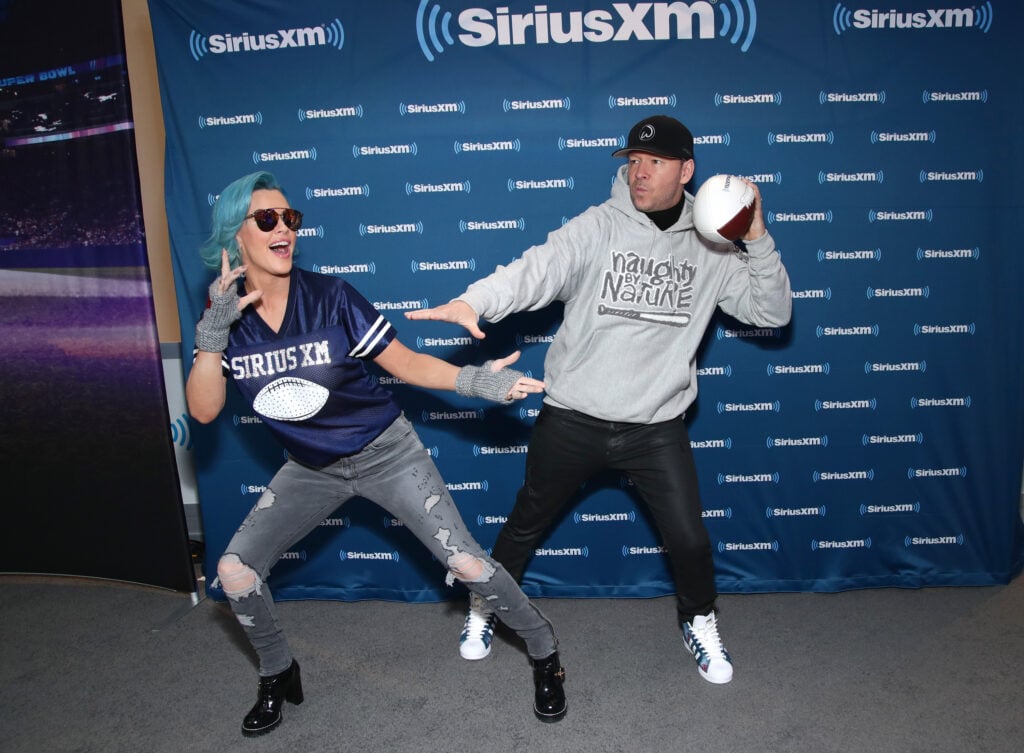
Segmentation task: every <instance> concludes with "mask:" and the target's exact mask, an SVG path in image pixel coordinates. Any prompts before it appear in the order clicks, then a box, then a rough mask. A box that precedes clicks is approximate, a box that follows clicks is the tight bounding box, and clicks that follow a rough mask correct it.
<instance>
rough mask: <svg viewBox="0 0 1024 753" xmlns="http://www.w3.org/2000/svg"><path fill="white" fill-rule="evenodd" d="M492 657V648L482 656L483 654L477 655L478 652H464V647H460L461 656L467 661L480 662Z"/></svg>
mask: <svg viewBox="0 0 1024 753" xmlns="http://www.w3.org/2000/svg"><path fill="white" fill-rule="evenodd" d="M490 655H491V649H490V647H488V649H487V650H486V651H484V652H483V653H482V654H481V653H476V652H470V651H463V650H462V647H461V646H460V647H459V656H461V657H462V658H463V659H465V660H466V661H480V660H481V659H486V658H487V657H488V656H490Z"/></svg>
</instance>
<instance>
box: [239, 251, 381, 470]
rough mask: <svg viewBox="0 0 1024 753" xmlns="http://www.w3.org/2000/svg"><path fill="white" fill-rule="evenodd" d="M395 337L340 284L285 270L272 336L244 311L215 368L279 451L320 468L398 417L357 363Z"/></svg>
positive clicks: (251, 313)
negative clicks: (286, 281)
mask: <svg viewBox="0 0 1024 753" xmlns="http://www.w3.org/2000/svg"><path fill="white" fill-rule="evenodd" d="M239 284H240V285H241V284H242V281H241V280H239ZM239 294H240V295H245V291H244V289H242V290H240V291H239ZM395 336H396V332H395V329H394V328H393V327H392V326H391V324H390V323H388V321H387V320H386V319H385V318H384V317H383V316H382V315H381V313H380V312H379V311H377V309H376V308H374V306H373V304H371V303H370V302H369V301H367V300H366V299H365V298H364V297H363V296H362V295H360V293H359V292H358V291H357V290H356V289H355V288H354V287H352V286H351V285H349V284H348V283H347V282H345V281H344V280H342V279H339V278H336V277H329V276H326V275H319V274H315V273H312V272H307V271H306V270H303V269H299V268H298V267H293V268H292V274H291V283H290V285H289V288H288V306H287V309H286V310H285V315H284V321H283V322H282V324H281V329H280V331H279V332H274V331H273V330H272V329H271V328H270V327H268V326H267V324H266V322H264V321H263V319H262V318H261V317H260V315H259V314H257V313H256V311H255V310H253V308H252V307H247V308H246V309H245V310H244V311H243V312H242V318H241V319H239V320H238V322H236V323H235V324H234V325H233V326H232V328H231V336H230V340H229V342H228V348H227V350H226V351H225V352H224V358H223V360H222V364H223V366H224V368H225V370H226V373H227V375H228V377H229V378H230V379H231V380H233V381H234V383H235V386H236V387H238V389H239V391H240V392H241V393H242V395H243V396H244V397H245V399H246V401H247V402H248V403H249V404H250V405H252V407H253V410H254V411H255V412H256V414H257V415H259V416H260V417H261V418H262V419H263V422H264V423H265V424H266V425H267V426H268V427H269V428H270V430H271V431H272V432H273V433H274V435H275V436H276V437H277V439H278V440H279V441H280V442H281V443H282V444H283V445H284V446H285V449H287V450H288V452H289V453H291V454H292V455H293V456H294V457H295V458H296V459H298V460H300V461H302V462H304V463H308V464H310V465H314V466H323V465H328V464H330V463H333V462H334V461H335V460H337V459H338V458H341V457H344V456H346V455H353V454H355V453H357V452H359V451H360V450H362V449H363V448H364V447H366V445H367V444H369V443H370V442H371V441H372V440H373V439H375V438H376V437H377V436H378V435H379V434H380V433H381V432H382V431H384V429H386V428H387V427H388V426H389V425H390V424H391V423H392V422H393V421H394V420H395V419H396V418H397V417H398V416H399V414H400V413H401V409H400V408H399V406H398V403H397V402H396V401H395V399H394V397H393V396H392V394H391V393H390V392H389V391H388V390H386V389H384V388H383V387H381V386H380V385H379V384H378V383H377V381H376V380H374V379H372V378H371V376H370V374H369V372H368V371H367V370H366V364H365V362H364V359H373V358H375V357H377V356H378V355H380V354H381V352H382V351H383V350H384V349H385V348H386V347H387V346H388V344H389V343H391V341H392V340H394V339H395Z"/></svg>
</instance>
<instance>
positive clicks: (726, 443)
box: [690, 437, 732, 450]
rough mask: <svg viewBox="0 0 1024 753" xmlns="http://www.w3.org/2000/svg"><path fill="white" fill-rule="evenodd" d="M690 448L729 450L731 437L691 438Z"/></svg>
mask: <svg viewBox="0 0 1024 753" xmlns="http://www.w3.org/2000/svg"><path fill="white" fill-rule="evenodd" d="M690 448H691V449H693V450H731V449H732V437H725V438H724V439H691V440H690Z"/></svg>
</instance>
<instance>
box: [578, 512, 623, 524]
mask: <svg viewBox="0 0 1024 753" xmlns="http://www.w3.org/2000/svg"><path fill="white" fill-rule="evenodd" d="M572 521H573V523H575V524H576V525H579V524H580V523H636V511H635V510H630V511H629V512H609V513H590V512H583V513H581V512H574V513H573V514H572Z"/></svg>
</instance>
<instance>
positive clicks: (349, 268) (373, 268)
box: [313, 261, 377, 275]
mask: <svg viewBox="0 0 1024 753" xmlns="http://www.w3.org/2000/svg"><path fill="white" fill-rule="evenodd" d="M313 271H314V272H316V273H317V274H320V275H357V274H371V275H375V274H377V262H374V261H371V262H369V263H368V264H314V265H313Z"/></svg>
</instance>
